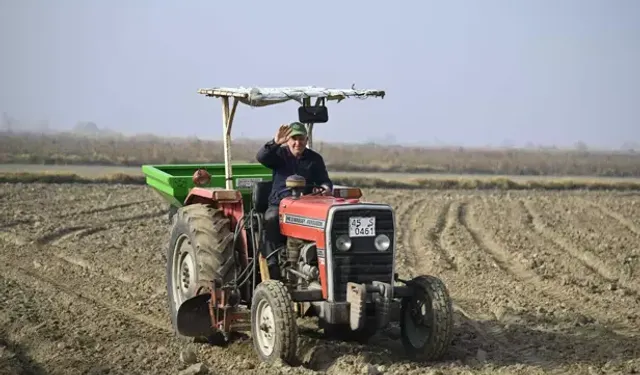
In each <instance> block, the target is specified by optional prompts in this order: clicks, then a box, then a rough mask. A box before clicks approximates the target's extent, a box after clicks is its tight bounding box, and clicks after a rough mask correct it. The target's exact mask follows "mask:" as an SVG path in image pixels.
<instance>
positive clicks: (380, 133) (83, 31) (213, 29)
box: [0, 0, 640, 148]
mask: <svg viewBox="0 0 640 375" xmlns="http://www.w3.org/2000/svg"><path fill="white" fill-rule="evenodd" d="M316 4H317V5H318V7H314V5H316ZM0 56H1V60H0V61H1V64H2V65H1V69H0V113H1V112H3V111H4V112H7V113H8V114H9V115H11V116H12V117H14V118H16V119H18V120H21V121H33V122H40V121H45V120H46V121H48V122H49V124H50V126H51V127H56V128H70V127H72V126H73V125H75V124H76V122H78V121H94V122H95V123H96V124H97V125H98V126H99V127H108V128H111V129H114V130H117V131H121V132H125V133H136V132H152V133H156V134H159V135H186V136H191V135H198V136H201V137H203V138H219V137H220V128H221V126H222V125H221V111H220V104H219V100H216V99H210V98H205V97H203V96H201V95H198V94H197V93H196V90H197V89H198V88H203V87H213V86H304V85H316V86H324V87H338V88H349V87H350V86H351V84H352V83H355V84H356V86H357V87H360V88H379V89H385V90H387V97H385V98H384V99H383V100H380V99H369V100H365V101H360V100H348V101H344V102H342V103H340V104H333V105H332V106H331V107H330V108H329V116H330V122H329V123H327V124H320V125H317V126H316V129H317V131H316V133H315V137H316V139H322V140H326V141H340V140H342V141H354V140H357V139H358V138H361V139H363V140H371V139H375V140H380V139H384V138H385V137H387V135H389V134H392V135H393V136H394V137H395V139H396V141H398V142H403V143H407V142H412V143H423V144H437V143H447V144H456V145H465V146H470V145H486V144H493V145H500V144H501V143H502V142H503V141H504V140H510V141H512V142H513V143H515V144H516V145H524V144H525V143H526V142H532V143H535V144H547V145H548V144H556V145H569V146H571V145H573V144H574V142H576V141H578V140H582V141H584V142H586V143H588V144H590V145H594V146H599V147H615V148H617V147H619V146H620V145H621V144H622V143H623V142H627V141H636V142H637V141H640V1H638V0H609V1H605V0H597V1H596V0H556V1H553V0H520V1H518V0H511V1H508V0H503V1H495V0H483V1H480V0H468V1H451V0H446V1H445V0H441V1H399V0H396V1H381V0H368V1H364V0H362V1H360V0H357V1H356V0H349V1H347V0H341V1H333V0H325V1H323V2H312V1H300V0H297V1H277V0H273V1H257V0H254V1H237V2H234V1H215V0H189V1H167V0H146V1H145V0H109V1H105V0H103V1H98V0H93V1H91V0H40V1H36V0H0ZM296 107H297V104H296V103H294V102H292V103H290V104H284V105H278V106H274V107H271V108H258V109H251V108H249V107H245V106H243V107H241V108H240V110H239V112H238V115H237V117H236V123H235V126H234V136H250V137H253V138H264V139H268V138H269V137H271V136H272V135H273V133H274V131H275V129H276V128H277V126H278V125H279V124H280V123H284V122H289V121H292V120H294V119H295V117H296V113H297V112H296Z"/></svg>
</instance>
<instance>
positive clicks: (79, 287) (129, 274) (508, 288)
mask: <svg viewBox="0 0 640 375" xmlns="http://www.w3.org/2000/svg"><path fill="white" fill-rule="evenodd" d="M366 197H367V198H368V199H369V200H376V201H384V202H388V203H390V204H392V205H393V206H394V207H395V209H396V212H397V225H398V230H399V233H398V241H399V244H398V257H399V261H398V264H399V267H400V269H399V272H400V273H401V276H405V277H408V276H413V275H417V274H425V273H426V274H434V275H438V276H440V277H441V278H442V279H444V281H445V282H446V283H447V285H448V287H449V289H450V293H451V294H452V296H453V298H454V301H455V307H456V318H455V337H454V341H453V343H452V346H451V349H450V351H449V353H448V355H447V357H446V358H445V359H444V360H442V361H441V362H438V363H416V362H411V361H408V360H406V359H405V358H404V357H403V354H402V349H401V346H400V344H399V341H398V340H396V339H397V337H398V330H397V329H395V328H392V329H389V330H388V331H385V332H382V333H380V334H379V335H378V336H377V337H375V338H374V339H373V340H372V342H371V343H370V344H369V345H366V346H363V345H358V344H353V343H337V342H327V341H324V340H323V339H321V338H320V335H319V334H318V333H316V332H314V330H313V327H314V325H313V322H312V321H311V322H310V321H306V320H305V321H300V324H301V325H302V326H303V328H304V329H303V330H302V331H301V336H300V345H299V347H300V349H299V350H300V353H299V356H300V358H301V360H302V361H303V364H302V365H300V366H297V367H292V368H288V367H279V366H276V367H270V366H266V365H264V364H260V363H259V362H258V361H257V360H256V357H255V355H254V353H253V349H252V347H251V341H250V338H245V339H243V340H239V341H237V342H234V343H233V344H231V345H230V346H229V347H227V348H220V347H212V346H208V345H204V344H192V345H191V348H192V350H193V351H194V352H195V354H196V357H197V358H196V361H198V362H201V363H203V364H205V365H206V366H207V367H208V368H209V369H210V373H216V374H239V373H247V374H251V373H254V374H271V373H285V374H296V373H314V372H317V371H321V372H324V371H326V372H328V373H333V374H359V373H371V374H373V373H379V372H382V373H387V374H442V375H445V374H490V373H502V374H527V375H528V374H542V373H567V374H631V373H638V372H640V194H630V193H581V192H570V193H569V192H566V193H564V192H553V193H551V192H533V191H528V192H525V191H521V192H515V193H514V192H471V191H469V192H465V191H455V192H447V191H425V192H420V191H400V190H369V191H367V192H366ZM0 212H1V214H0V258H1V260H2V261H1V262H0V306H1V308H0V373H14V374H18V373H31V374H86V373H91V374H101V373H105V374H106V373H109V374H174V373H178V372H179V371H180V370H182V369H184V368H185V367H187V365H185V364H183V363H182V362H181V360H180V358H179V357H180V354H181V351H183V350H185V349H186V348H187V347H186V346H185V344H184V343H183V342H181V341H179V340H177V339H176V338H175V337H174V334H173V332H172V330H171V327H170V323H169V320H168V316H167V308H166V302H165V301H166V292H165V282H164V277H165V273H164V272H165V269H164V264H165V259H164V257H165V241H166V240H167V239H168V236H167V235H168V224H167V214H166V205H165V204H164V203H163V202H162V201H161V200H160V199H159V198H158V197H157V196H156V195H155V194H154V193H153V192H151V191H150V189H148V188H146V187H129V186H116V185H114V186H105V185H49V184H46V185H45V184H42V185H39V184H29V185H22V184H7V185H0ZM369 364H370V365H369Z"/></svg>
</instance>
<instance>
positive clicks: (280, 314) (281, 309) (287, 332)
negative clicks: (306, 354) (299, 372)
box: [251, 279, 298, 364]
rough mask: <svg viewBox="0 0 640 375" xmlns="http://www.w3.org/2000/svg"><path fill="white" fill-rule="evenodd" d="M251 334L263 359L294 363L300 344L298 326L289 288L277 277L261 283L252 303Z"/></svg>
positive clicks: (254, 344)
mask: <svg viewBox="0 0 640 375" xmlns="http://www.w3.org/2000/svg"><path fill="white" fill-rule="evenodd" d="M251 336H252V337H253V347H254V349H255V350H256V352H257V354H258V356H259V357H260V359H261V360H262V361H264V362H267V363H273V362H274V361H276V360H277V359H281V360H282V361H284V362H285V363H288V364H291V363H292V361H293V360H294V359H295V356H296V350H297V346H298V325H297V323H296V318H295V314H294V310H293V301H292V300H291V295H290V294H289V291H288V290H287V287H286V286H285V285H284V284H283V283H282V282H281V281H278V280H274V279H270V280H265V281H263V282H261V283H260V284H258V287H257V288H256V289H255V293H254V294H253V301H252V303H251Z"/></svg>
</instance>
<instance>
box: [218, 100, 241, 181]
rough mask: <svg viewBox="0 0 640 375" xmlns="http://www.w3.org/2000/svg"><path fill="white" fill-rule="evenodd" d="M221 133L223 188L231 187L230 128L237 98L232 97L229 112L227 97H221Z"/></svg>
mask: <svg viewBox="0 0 640 375" xmlns="http://www.w3.org/2000/svg"><path fill="white" fill-rule="evenodd" d="M221 99H222V134H223V141H222V143H223V152H224V179H225V188H226V189H229V190H232V189H233V172H232V169H231V128H232V126H233V118H234V117H235V114H236V108H237V107H238V98H233V107H232V108H231V112H229V97H228V96H223V97H222V98H221Z"/></svg>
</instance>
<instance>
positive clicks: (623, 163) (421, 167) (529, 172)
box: [0, 132, 640, 177]
mask: <svg viewBox="0 0 640 375" xmlns="http://www.w3.org/2000/svg"><path fill="white" fill-rule="evenodd" d="M264 142H266V140H248V139H242V140H233V141H232V160H233V161H234V162H255V155H256V153H257V150H258V149H259V148H260V147H261V146H262V145H263V144H264ZM314 149H315V150H316V151H318V152H319V153H320V154H322V155H323V158H324V159H325V162H326V164H327V167H328V169H329V170H330V171H334V172H336V173H343V172H350V173H367V174H371V173H395V174H412V175H419V174H426V175H428V176H429V177H430V176H433V175H436V174H437V175H461V174H462V175H472V176H494V177H497V176H554V177H588V176H594V177H640V153H637V152H635V151H634V150H628V151H598V150H596V151H592V150H588V149H576V150H560V149H552V148H539V149H525V148H517V149H516V148H513V149H499V148H496V149H486V148H465V147H412V146H395V145H380V144H330V143H326V142H322V141H316V142H315V145H314ZM0 150H1V151H0V164H17V165H80V166H87V165H93V166H99V167H107V166H123V167H139V166H141V165H143V164H176V163H180V164H187V163H221V162H223V160H224V159H223V152H222V142H221V141H212V140H206V141H205V140H199V139H190V138H163V137H158V136H153V135H144V136H136V137H107V136H104V137H103V136H88V135H76V134H72V133H55V134H37V133H13V132H0ZM387 176H388V175H387ZM414 177H415V176H414ZM417 177H421V176H417Z"/></svg>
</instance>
